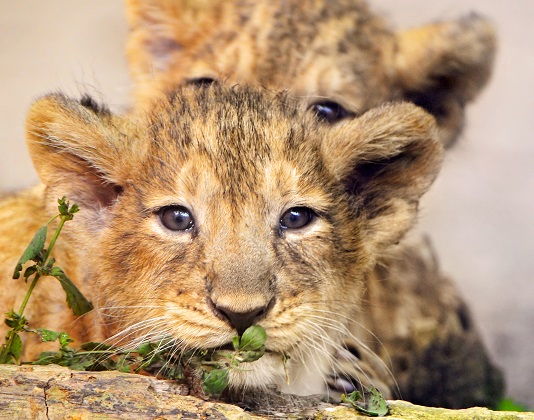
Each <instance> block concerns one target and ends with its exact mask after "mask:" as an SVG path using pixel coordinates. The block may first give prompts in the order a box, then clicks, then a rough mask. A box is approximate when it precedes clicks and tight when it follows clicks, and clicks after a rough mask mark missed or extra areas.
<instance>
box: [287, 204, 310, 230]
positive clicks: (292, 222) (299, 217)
mask: <svg viewBox="0 0 534 420" xmlns="http://www.w3.org/2000/svg"><path fill="white" fill-rule="evenodd" d="M313 219H315V213H314V211H313V210H312V209H309V208H308V207H292V208H290V209H289V210H288V211H286V212H285V213H284V214H283V215H282V217H281V219H280V227H281V228H282V229H300V228H303V227H304V226H306V225H308V224H309V223H310V222H311V221H312V220H313Z"/></svg>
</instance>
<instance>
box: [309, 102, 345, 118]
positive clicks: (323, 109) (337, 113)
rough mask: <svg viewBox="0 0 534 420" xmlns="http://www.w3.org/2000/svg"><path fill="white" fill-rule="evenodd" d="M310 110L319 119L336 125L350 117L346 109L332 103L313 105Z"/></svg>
mask: <svg viewBox="0 0 534 420" xmlns="http://www.w3.org/2000/svg"><path fill="white" fill-rule="evenodd" d="M310 110H311V111H313V112H315V114H316V115H317V117H319V119H321V120H323V121H326V122H329V123H335V122H337V121H339V120H342V119H343V118H346V117H348V116H349V112H348V111H347V110H346V109H345V108H343V107H342V106H341V105H339V104H338V103H337V102H332V101H326V102H318V103H316V104H313V105H311V106H310Z"/></svg>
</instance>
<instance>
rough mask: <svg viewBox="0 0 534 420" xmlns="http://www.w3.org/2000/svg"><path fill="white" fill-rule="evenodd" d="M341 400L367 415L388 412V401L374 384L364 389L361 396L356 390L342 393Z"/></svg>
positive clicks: (380, 414) (382, 414) (383, 414)
mask: <svg viewBox="0 0 534 420" xmlns="http://www.w3.org/2000/svg"><path fill="white" fill-rule="evenodd" d="M341 400H342V401H343V402H346V403H349V404H350V405H351V406H352V407H353V408H355V409H356V410H358V411H361V412H362V413H365V414H367V415H369V416H373V417H377V416H380V417H382V416H385V415H386V414H387V413H388V412H389V407H388V403H387V402H386V400H385V399H384V397H383V396H382V394H381V393H380V391H379V390H378V389H376V388H375V387H374V386H369V387H368V388H366V389H364V391H363V396H362V395H361V394H360V393H359V392H358V391H353V392H351V393H350V394H348V395H344V394H342V395H341Z"/></svg>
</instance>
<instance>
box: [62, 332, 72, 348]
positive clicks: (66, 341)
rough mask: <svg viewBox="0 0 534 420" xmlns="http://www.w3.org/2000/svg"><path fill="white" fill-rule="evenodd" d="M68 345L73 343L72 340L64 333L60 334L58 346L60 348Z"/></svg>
mask: <svg viewBox="0 0 534 420" xmlns="http://www.w3.org/2000/svg"><path fill="white" fill-rule="evenodd" d="M70 343H74V340H73V339H72V338H70V336H69V335H68V334H67V333H66V332H60V333H59V344H60V345H61V347H67V346H68V345H69V344H70Z"/></svg>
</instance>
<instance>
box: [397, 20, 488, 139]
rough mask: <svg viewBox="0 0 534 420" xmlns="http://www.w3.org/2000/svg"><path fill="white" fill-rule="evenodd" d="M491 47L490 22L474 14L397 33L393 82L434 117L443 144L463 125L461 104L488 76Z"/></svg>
mask: <svg viewBox="0 0 534 420" xmlns="http://www.w3.org/2000/svg"><path fill="white" fill-rule="evenodd" d="M495 50H496V40H495V30H494V27H493V25H492V24H491V23H490V22H489V21H488V20H486V19H485V18H482V17H481V16H478V15H476V14H471V15H469V16H466V17H464V18H462V19H459V20H457V21H450V22H441V23H435V24H431V25H427V26H423V27H420V28H415V29H411V30H407V31H404V32H400V33H398V34H397V52H396V55H395V67H396V71H397V76H398V77H397V83H398V84H399V86H400V88H401V90H402V91H403V96H404V99H406V100H409V101H411V102H413V103H415V104H416V105H419V106H421V107H423V108H425V109H426V110H427V111H428V112H430V113H431V114H432V115H434V117H436V120H437V122H438V127H439V130H440V137H441V139H442V142H443V144H444V146H445V147H448V146H450V145H452V144H453V143H454V141H455V140H456V138H457V136H458V134H459V132H460V130H461V129H462V126H463V121H464V106H465V104H466V103H467V102H470V101H472V100H473V99H474V98H475V97H476V96H477V94H478V93H479V92H480V90H481V89H482V88H483V87H484V86H485V84H486V82H487V81H488V79H489V77H490V74H491V70H492V67H493V60H494V56H495Z"/></svg>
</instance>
